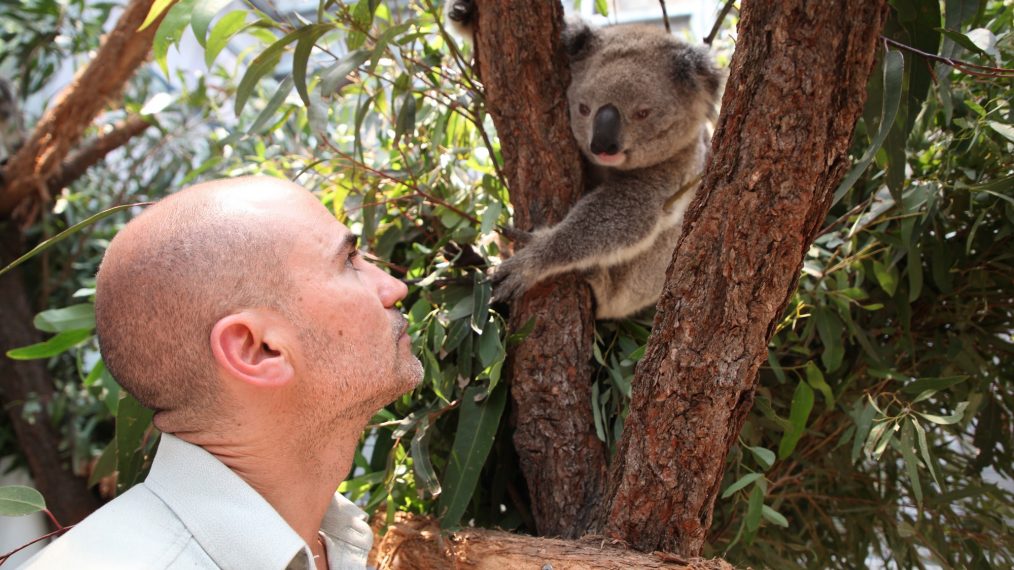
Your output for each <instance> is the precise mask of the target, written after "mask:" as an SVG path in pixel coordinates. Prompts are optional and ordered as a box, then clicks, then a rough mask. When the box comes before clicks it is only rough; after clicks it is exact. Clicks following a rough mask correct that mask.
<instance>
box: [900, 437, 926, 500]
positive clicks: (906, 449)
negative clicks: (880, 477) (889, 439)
mask: <svg viewBox="0 0 1014 570" xmlns="http://www.w3.org/2000/svg"><path fill="white" fill-rule="evenodd" d="M898 445H899V446H900V447H901V457H902V459H904V460H905V470H906V471H907V472H908V479H909V481H911V483H912V493H913V494H914V495H915V502H916V503H918V504H919V505H920V506H922V483H920V481H919V460H918V459H916V458H915V446H914V445H913V444H912V424H911V422H905V425H904V427H902V428H901V440H900V441H899V442H898Z"/></svg>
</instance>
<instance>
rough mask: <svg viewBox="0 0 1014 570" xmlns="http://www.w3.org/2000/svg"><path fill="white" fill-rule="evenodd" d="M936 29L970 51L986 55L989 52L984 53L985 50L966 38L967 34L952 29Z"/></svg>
mask: <svg viewBox="0 0 1014 570" xmlns="http://www.w3.org/2000/svg"><path fill="white" fill-rule="evenodd" d="M936 31H938V32H940V33H941V34H943V35H944V36H946V37H947V38H949V39H950V40H951V41H952V42H954V43H956V44H958V45H959V46H961V47H963V48H965V49H967V50H968V51H970V52H972V53H977V54H980V55H984V56H987V57H988V56H989V54H988V53H986V51H985V50H983V49H982V48H980V47H979V46H977V45H975V42H973V41H972V40H971V39H969V38H968V36H966V35H965V34H962V33H961V32H955V31H954V30H947V29H944V28H936Z"/></svg>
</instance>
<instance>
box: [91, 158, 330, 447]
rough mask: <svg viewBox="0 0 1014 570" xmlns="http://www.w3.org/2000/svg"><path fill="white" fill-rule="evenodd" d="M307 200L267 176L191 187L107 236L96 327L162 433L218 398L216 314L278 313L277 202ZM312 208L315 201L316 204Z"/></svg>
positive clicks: (199, 419)
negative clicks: (212, 343) (213, 347)
mask: <svg viewBox="0 0 1014 570" xmlns="http://www.w3.org/2000/svg"><path fill="white" fill-rule="evenodd" d="M290 200H291V201H300V200H314V198H313V197H312V195H311V194H309V192H307V191H306V190H305V189H303V188H301V187H299V186H296V185H295V184H292V183H289V182H287V181H284V180H277V179H272V178H261V177H257V178H253V177H250V178H237V179H231V180H222V181H215V182H210V183H205V184H200V185H197V186H194V187H191V188H189V189H186V190H183V191H181V192H178V193H176V194H174V195H172V196H170V197H168V198H166V199H164V200H162V201H161V202H159V203H157V204H155V205H154V206H151V207H149V208H148V210H146V211H145V212H144V213H143V214H141V215H140V216H138V217H137V218H136V219H134V220H133V221H131V222H130V223H129V224H127V226H126V227H124V228H123V230H121V231H120V232H119V234H117V236H116V237H115V238H114V239H113V241H112V243H111V244H110V245H109V249H108V250H107V251H106V254H105V257H104V259H103V261H102V265H101V268H100V270H99V273H98V279H97V290H96V299H95V316H96V326H97V329H98V335H99V342H100V346H101V349H102V356H103V359H104V360H105V363H106V366H107V367H108V369H109V371H110V373H112V375H113V376H114V377H115V378H116V379H117V381H119V382H120V384H121V385H122V386H123V387H124V388H125V389H126V390H127V391H128V392H130V393H131V394H133V395H134V397H136V398H137V399H138V400H139V401H140V402H141V403H142V404H144V405H145V406H147V407H149V408H151V409H153V410H155V412H156V416H155V421H156V425H157V426H158V427H159V428H160V429H163V430H164V431H169V432H175V431H184V430H190V429H196V428H202V427H206V426H208V425H209V424H210V423H211V422H213V421H214V420H215V417H214V416H213V413H212V412H211V410H213V409H214V406H213V404H214V403H215V402H216V401H217V400H218V398H219V397H220V395H221V390H220V387H219V385H218V380H217V377H216V368H215V362H214V359H213V356H212V353H211V348H210V345H209V335H210V333H211V330H212V327H213V326H214V325H215V323H216V322H217V321H218V320H219V319H221V318H222V317H224V316H226V315H229V314H231V313H233V312H235V311H238V310H242V309H247V308H259V307H260V308H271V309H275V310H278V311H280V312H282V313H287V310H286V307H284V306H282V303H283V302H282V301H280V299H285V298H286V291H287V290H288V289H289V288H290V285H289V283H288V280H287V279H286V275H285V270H284V268H283V267H282V264H283V261H284V259H285V256H286V252H285V249H284V248H285V246H286V244H288V243H290V240H288V239H286V236H285V235H284V234H285V228H286V224H284V223H278V221H277V220H276V221H275V223H271V222H272V219H273V212H274V211H276V210H277V206H278V204H279V203H281V202H282V201H290ZM318 207H319V205H318Z"/></svg>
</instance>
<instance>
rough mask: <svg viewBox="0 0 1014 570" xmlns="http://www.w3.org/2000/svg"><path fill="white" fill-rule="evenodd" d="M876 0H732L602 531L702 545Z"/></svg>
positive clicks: (839, 170)
mask: <svg viewBox="0 0 1014 570" xmlns="http://www.w3.org/2000/svg"><path fill="white" fill-rule="evenodd" d="M883 7H884V2H883V0H877V1H869V0H828V1H826V2H805V1H803V0H786V1H784V2H746V1H744V2H743V5H742V11H741V13H740V18H741V19H740V24H739V39H738V41H737V46H736V52H735V54H734V55H733V59H732V72H731V76H730V78H729V81H728V88H727V90H726V93H725V97H724V100H723V109H722V115H721V118H720V119H719V124H718V128H717V130H716V133H715V137H714V142H713V146H712V152H713V158H712V161H711V164H710V165H709V167H708V169H707V172H706V174H705V177H704V180H703V182H702V185H701V189H700V190H699V192H698V195H697V198H696V199H695V202H694V205H693V206H692V208H691V212H690V213H689V215H688V216H687V220H688V222H687V226H686V228H685V230H684V235H683V238H682V241H681V242H680V244H679V246H678V247H677V249H676V252H675V255H674V258H673V262H672V265H671V266H670V267H669V272H668V275H667V282H666V286H665V290H664V292H663V295H662V298H661V299H660V301H659V310H658V313H657V315H656V317H655V323H654V332H653V334H652V337H651V340H650V341H649V343H648V347H647V350H646V351H645V356H644V359H643V360H642V361H641V363H640V364H639V366H638V369H637V374H636V377H635V378H634V384H633V386H634V388H633V395H632V403H631V407H630V415H629V416H628V418H627V420H626V424H625V427H624V431H623V436H622V438H621V441H620V444H619V447H618V450H617V453H616V456H615V458H614V462H613V465H612V469H611V472H610V479H609V490H608V493H607V495H606V500H605V502H604V505H603V510H602V512H601V513H600V515H601V517H602V521H603V529H604V533H605V534H606V535H607V536H610V537H614V538H618V539H622V540H625V541H627V542H628V543H630V544H631V545H633V546H635V547H636V548H639V549H641V550H656V549H659V550H665V551H669V552H674V553H677V554H680V555H683V556H694V555H696V554H698V553H699V552H700V550H701V547H702V545H703V543H704V538H705V533H706V531H707V529H708V527H709V526H710V524H711V517H712V510H713V507H714V502H715V497H716V495H717V494H718V491H719V487H720V484H721V481H722V474H723V470H724V466H725V458H726V455H727V454H728V452H729V449H730V448H731V446H732V445H733V443H734V442H735V441H736V438H737V436H738V435H739V431H740V429H741V427H742V425H743V421H744V419H745V417H746V415H747V413H748V412H749V410H750V407H751V405H752V404H753V398H754V390H755V383H756V379H757V370H758V367H759V366H760V364H761V362H762V361H763V360H764V359H765V358H766V355H767V343H768V340H769V339H770V337H771V334H772V333H773V331H774V328H775V324H776V323H777V321H778V319H779V318H780V317H781V315H782V311H783V310H784V308H785V304H786V302H787V300H788V298H789V296H790V294H791V293H792V291H793V290H794V288H795V285H796V281H797V278H798V275H799V271H800V269H801V266H802V261H803V255H804V254H805V252H806V251H807V248H808V247H809V245H810V242H811V241H812V239H813V238H814V236H815V235H816V232H817V231H818V229H819V228H820V226H821V224H822V223H823V222H824V219H825V216H826V215H827V212H828V209H829V208H830V206H831V198H832V193H833V191H834V188H835V186H836V184H837V183H838V181H839V180H840V179H841V177H842V175H843V174H844V172H845V170H846V169H847V168H848V166H849V157H848V147H849V143H850V141H851V138H852V132H853V130H854V128H855V124H856V121H857V120H858V118H859V114H860V112H861V110H862V107H863V101H864V100H865V98H866V82H867V78H868V76H869V73H870V69H871V66H872V64H873V61H874V54H875V51H876V46H877V37H878V35H879V33H880V30H881V27H882V25H883V17H884V11H883Z"/></svg>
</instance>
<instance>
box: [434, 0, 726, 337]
mask: <svg viewBox="0 0 1014 570" xmlns="http://www.w3.org/2000/svg"><path fill="white" fill-rule="evenodd" d="M474 10H475V5H474V1H472V0H458V1H455V2H449V3H448V5H447V6H446V10H445V13H446V14H447V16H448V18H449V19H450V20H451V21H452V22H453V23H454V24H455V25H454V27H455V29H456V30H458V31H459V33H462V34H463V35H466V36H467V35H468V31H469V30H468V27H467V23H468V22H467V18H470V17H474ZM563 41H564V45H565V46H566V49H567V51H568V53H569V54H570V58H571V59H570V65H571V84H570V87H569V89H568V91H567V99H568V103H569V106H570V124H571V130H572V132H573V133H574V138H575V139H576V141H577V143H578V146H579V147H580V148H581V152H582V153H583V154H584V156H585V157H586V158H587V160H588V162H589V163H590V167H591V168H590V169H589V170H590V172H589V174H590V176H589V177H588V178H589V183H588V185H587V189H586V193H585V194H584V196H582V197H581V199H580V200H578V202H577V204H575V205H574V207H573V208H572V209H571V210H570V211H569V212H568V213H567V215H566V217H565V218H564V219H563V221H561V222H560V223H559V224H556V225H554V226H552V227H547V228H539V229H536V230H535V231H534V232H532V233H531V234H529V235H528V236H527V237H526V239H524V240H521V241H522V243H525V245H524V247H523V248H521V249H519V250H518V251H517V253H516V254H515V255H514V256H513V257H511V258H509V259H507V260H505V261H504V262H503V263H501V264H500V265H499V266H498V267H497V268H496V269H495V270H494V272H493V273H492V275H491V279H492V281H493V284H494V294H495V296H496V297H497V298H498V299H501V300H511V299H513V298H516V297H517V296H519V295H520V294H522V293H523V292H524V291H526V290H527V289H529V288H530V287H532V286H533V285H535V284H536V283H538V282H540V281H542V280H544V279H546V278H548V277H551V276H553V275H557V274H560V273H565V272H570V271H579V272H581V273H582V275H583V276H584V277H585V279H587V281H588V282H589V284H590V285H591V287H592V290H593V292H594V294H595V300H596V317H597V318H599V319H618V318H623V317H626V316H629V315H632V314H634V313H636V312H638V311H640V310H642V309H644V308H646V307H648V306H651V305H654V304H655V303H656V302H657V301H658V297H659V295H660V294H661V292H662V287H663V284H664V282H665V272H666V268H667V267H668V266H669V262H670V260H671V259H672V254H673V250H674V249H675V247H676V243H677V241H678V240H679V237H680V233H681V230H682V223H683V214H684V213H685V212H686V209H687V207H688V206H689V205H690V201H691V200H692V199H693V195H694V193H695V191H696V188H697V181H698V179H699V176H700V174H701V172H702V170H703V169H704V164H705V159H706V157H707V154H708V147H709V145H710V132H709V125H708V119H709V118H713V117H714V113H715V108H716V105H717V102H718V97H719V91H720V89H721V75H720V73H719V71H717V70H716V69H715V67H714V65H713V64H712V62H711V59H710V57H709V55H708V53H707V52H706V51H705V50H704V49H701V48H694V47H691V46H689V45H687V44H684V43H682V42H680V41H679V40H677V39H675V38H674V37H672V36H671V35H670V34H668V33H666V32H665V30H664V29H662V28H661V27H660V26H658V27H655V26H636V25H631V26H614V27H608V28H600V29H595V28H591V27H589V26H588V25H587V23H585V22H583V21H581V20H568V22H567V25H566V28H565V30H564V37H563Z"/></svg>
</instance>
